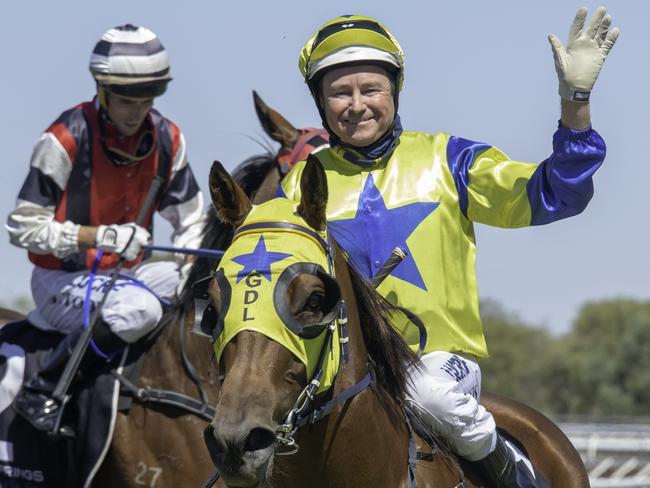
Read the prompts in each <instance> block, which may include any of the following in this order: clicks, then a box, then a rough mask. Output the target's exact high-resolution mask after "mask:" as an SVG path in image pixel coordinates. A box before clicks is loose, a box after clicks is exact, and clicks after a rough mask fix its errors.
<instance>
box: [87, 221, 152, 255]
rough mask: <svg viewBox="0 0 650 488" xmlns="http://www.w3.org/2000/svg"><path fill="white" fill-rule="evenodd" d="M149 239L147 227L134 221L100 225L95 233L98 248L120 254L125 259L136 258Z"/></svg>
mask: <svg viewBox="0 0 650 488" xmlns="http://www.w3.org/2000/svg"><path fill="white" fill-rule="evenodd" d="M150 241H151V234H149V232H148V231H147V229H145V228H143V227H140V226H139V225H136V224H134V223H130V224H113V225H100V226H99V227H97V234H96V235H95V242H96V245H97V247H98V248H101V249H103V250H104V251H106V252H114V253H117V254H120V255H121V256H122V257H123V258H124V259H126V260H127V261H133V260H134V259H135V258H137V257H138V254H140V250H141V249H142V246H144V245H145V244H147V243H149V242H150Z"/></svg>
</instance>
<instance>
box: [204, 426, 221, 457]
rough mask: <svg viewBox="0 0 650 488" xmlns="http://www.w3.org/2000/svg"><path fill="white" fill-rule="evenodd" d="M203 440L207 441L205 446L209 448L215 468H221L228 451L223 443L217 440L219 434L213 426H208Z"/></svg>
mask: <svg viewBox="0 0 650 488" xmlns="http://www.w3.org/2000/svg"><path fill="white" fill-rule="evenodd" d="M203 439H204V440H205V445H206V446H207V448H208V452H209V453H210V457H211V458H212V462H213V463H214V465H215V466H219V465H220V464H221V462H222V460H223V456H224V454H225V452H226V449H225V446H224V444H223V442H219V440H217V434H216V432H215V430H214V427H213V426H212V425H208V426H207V427H206V428H205V430H204V431H203Z"/></svg>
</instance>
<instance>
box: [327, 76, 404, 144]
mask: <svg viewBox="0 0 650 488" xmlns="http://www.w3.org/2000/svg"><path fill="white" fill-rule="evenodd" d="M321 97H322V99H321V103H322V105H323V109H324V111H325V117H326V119H327V124H328V125H329V127H330V129H331V130H332V131H334V133H335V134H336V135H337V136H339V137H340V138H341V140H342V141H343V142H344V143H346V144H348V145H351V146H356V147H365V146H368V145H370V144H372V143H373V142H376V141H377V140H379V139H380V138H381V137H382V136H383V135H384V134H385V133H386V131H387V130H388V128H389V127H390V126H391V124H392V123H393V119H394V118H395V103H394V100H393V88H392V83H391V79H390V77H389V76H388V73H387V72H386V71H385V70H384V69H382V68H380V67H379V66H373V65H361V66H345V67H341V68H336V69H332V70H331V71H329V72H327V73H326V74H325V75H324V76H323V80H322V81H321Z"/></svg>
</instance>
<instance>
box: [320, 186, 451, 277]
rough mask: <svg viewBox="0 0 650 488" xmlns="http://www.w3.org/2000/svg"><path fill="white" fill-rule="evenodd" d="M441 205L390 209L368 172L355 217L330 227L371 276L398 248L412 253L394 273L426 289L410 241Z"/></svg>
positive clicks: (437, 203) (434, 203)
mask: <svg viewBox="0 0 650 488" xmlns="http://www.w3.org/2000/svg"><path fill="white" fill-rule="evenodd" d="M438 205H440V202H415V203H409V204H407V205H403V206H401V207H395V208H387V207H386V203H385V202H384V198H383V196H382V194H381V192H380V191H379V190H378V189H377V187H376V186H375V182H374V180H373V178H372V175H368V179H367V180H366V183H365V185H364V187H363V191H362V192H361V195H360V196H359V204H358V207H357V213H356V215H355V216H354V218H353V219H342V220H334V221H331V222H329V228H330V230H331V231H332V234H333V235H334V237H335V239H336V241H337V242H338V243H339V244H340V245H341V246H342V247H343V249H345V250H346V251H347V253H348V255H349V256H350V259H351V260H352V263H353V264H354V266H355V268H356V269H357V270H358V271H359V272H360V273H361V274H362V275H364V276H365V277H366V278H367V279H370V278H372V277H373V276H374V275H375V274H377V272H378V271H379V268H380V267H381V266H383V264H384V263H385V262H386V260H387V259H388V258H389V257H390V254H391V252H393V249H395V247H397V246H399V247H401V248H402V249H403V250H404V251H406V252H407V253H408V255H407V257H406V258H405V259H404V260H403V261H402V262H401V263H400V264H399V265H397V267H396V268H395V269H394V270H393V272H392V273H391V275H392V276H394V277H396V278H399V279H401V280H404V281H407V282H408V283H411V284H413V285H415V286H417V287H418V288H422V289H423V290H426V289H427V287H426V285H425V283H424V280H423V279H422V275H421V274H420V270H419V269H418V265H417V263H416V262H415V259H413V255H412V254H411V251H410V250H409V248H408V246H407V244H406V240H407V239H408V238H409V237H410V236H411V234H412V233H413V232H414V231H415V229H416V228H417V226H418V225H420V223H421V222H422V221H423V220H424V219H425V218H426V217H427V216H429V215H430V214H431V213H432V212H433V211H434V210H435V209H436V208H437V207H438Z"/></svg>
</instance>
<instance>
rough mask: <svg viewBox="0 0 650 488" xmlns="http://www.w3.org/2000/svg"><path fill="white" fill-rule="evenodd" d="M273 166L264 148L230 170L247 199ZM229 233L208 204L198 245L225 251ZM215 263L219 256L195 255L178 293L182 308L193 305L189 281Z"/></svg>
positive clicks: (215, 266)
mask: <svg viewBox="0 0 650 488" xmlns="http://www.w3.org/2000/svg"><path fill="white" fill-rule="evenodd" d="M275 166H277V163H276V161H275V156H274V155H273V154H272V153H271V152H270V151H267V152H265V153H263V154H257V155H254V156H251V157H249V158H247V159H245V160H244V161H243V162H242V163H240V164H239V165H238V166H237V167H236V168H235V169H234V170H233V172H232V176H233V178H234V179H235V181H236V182H237V184H238V185H239V186H240V187H241V188H242V189H243V190H244V192H245V193H246V195H247V196H248V197H249V198H250V197H251V195H252V194H253V193H254V192H255V191H256V190H257V189H258V188H259V187H260V185H261V184H262V181H264V177H265V176H266V174H267V173H268V172H269V171H270V170H271V169H273V167H275ZM232 236H233V228H232V226H231V225H230V224H224V223H223V222H221V220H219V218H218V217H217V213H216V210H215V209H214V206H212V205H210V207H209V209H208V215H207V218H206V223H205V227H204V228H203V239H202V240H201V248H203V249H214V250H225V249H226V248H227V247H228V246H229V245H230V243H231V242H232ZM218 264H219V259H218V258H206V257H198V258H196V260H195V262H194V265H193V266H192V269H191V270H190V273H189V275H188V278H187V281H186V282H185V287H184V288H183V292H182V293H181V296H180V306H181V307H182V308H183V309H187V307H189V306H190V305H191V304H192V300H193V296H192V293H191V286H192V284H193V283H195V282H196V281H198V280H200V279H201V278H205V277H206V276H208V275H209V274H210V272H212V271H214V270H215V269H216V268H217V265H218Z"/></svg>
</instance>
